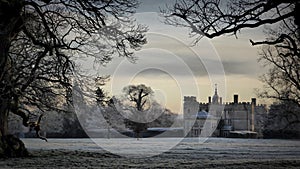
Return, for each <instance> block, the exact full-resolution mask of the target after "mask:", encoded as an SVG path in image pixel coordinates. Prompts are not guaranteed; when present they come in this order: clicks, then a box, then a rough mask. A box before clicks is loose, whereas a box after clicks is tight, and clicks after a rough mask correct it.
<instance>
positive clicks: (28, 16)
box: [0, 0, 146, 135]
mask: <svg viewBox="0 0 300 169" xmlns="http://www.w3.org/2000/svg"><path fill="white" fill-rule="evenodd" d="M137 5H138V3H137V2H136V1H131V0H110V1H107V0H94V1H88V0H80V1H79V0H75V1H69V0H10V1H6V0H0V132H1V133H0V135H6V134H7V125H8V124H7V118H8V114H9V113H10V112H12V113H15V114H17V115H19V116H20V117H21V118H22V119H23V124H24V125H30V124H31V123H30V122H29V121H28V119H29V115H30V112H29V111H26V106H27V107H30V108H38V109H40V110H42V111H44V110H47V109H57V108H58V107H59V103H62V102H66V98H70V95H71V92H72V91H71V89H72V88H71V86H72V83H71V78H72V75H73V71H74V70H78V65H76V64H75V63H74V60H75V59H76V58H80V57H89V56H91V57H94V59H95V63H98V64H106V63H107V62H109V61H110V60H111V59H112V57H113V56H125V57H127V58H129V59H131V61H134V59H135V58H134V56H133V52H134V50H138V49H140V47H141V45H143V44H145V43H146V40H145V36H144V33H145V31H146V28H145V27H144V26H141V25H138V24H135V23H134V20H133V19H132V17H131V15H132V14H133V13H134V12H135V8H136V6H137ZM27 110H28V109H27ZM40 117H41V116H40ZM38 121H39V120H38ZM35 124H37V123H35ZM35 129H39V127H35ZM37 133H38V132H37Z"/></svg>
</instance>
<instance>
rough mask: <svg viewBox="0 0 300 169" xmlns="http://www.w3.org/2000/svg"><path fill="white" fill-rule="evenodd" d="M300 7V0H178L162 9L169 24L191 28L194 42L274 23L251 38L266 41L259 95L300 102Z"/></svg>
mask: <svg viewBox="0 0 300 169" xmlns="http://www.w3.org/2000/svg"><path fill="white" fill-rule="evenodd" d="M299 9H300V1H299V0H263V1H258V0H232V1H221V0H179V1H177V2H176V3H175V4H174V5H173V6H171V7H170V6H169V7H167V9H165V10H162V13H163V14H164V16H165V22H166V23H167V24H170V25H174V26H183V27H188V28H190V29H191V35H192V36H193V37H195V43H197V42H198V41H199V40H200V39H201V38H202V37H203V36H206V37H208V38H215V37H218V36H221V35H225V34H230V35H235V36H236V37H237V33H238V32H239V31H240V30H242V29H246V28H256V27H259V26H263V25H265V26H267V25H272V28H270V29H267V31H266V32H267V35H268V38H266V40H264V41H258V42H255V41H253V40H250V43H251V44H252V45H263V47H262V52H261V53H260V61H261V62H264V63H265V66H268V67H269V68H270V69H269V72H267V73H266V74H265V75H264V76H263V77H262V81H263V82H264V83H265V85H266V86H265V90H264V91H259V95H260V96H262V97H265V98H275V99H279V100H291V101H293V102H296V103H297V104H300V98H299V96H300V72H299V71H300V66H299V65H300V55H299V52H300V49H299V42H300V41H299V37H300V29H299V26H300V16H299V15H297V11H299Z"/></svg>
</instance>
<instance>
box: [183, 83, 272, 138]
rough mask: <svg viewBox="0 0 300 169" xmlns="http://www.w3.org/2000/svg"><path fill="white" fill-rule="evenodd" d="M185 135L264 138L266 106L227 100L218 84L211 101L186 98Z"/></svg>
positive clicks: (236, 99)
mask: <svg viewBox="0 0 300 169" xmlns="http://www.w3.org/2000/svg"><path fill="white" fill-rule="evenodd" d="M183 104H184V105H183V106H184V115H183V117H184V124H183V125H184V126H183V127H184V135H185V136H187V137H199V136H200V137H201V136H203V137H206V136H209V135H212V136H217V137H262V129H263V119H264V117H265V115H266V114H267V109H266V106H265V105H258V104H257V103H256V99H255V98H252V99H251V102H239V100H238V95H237V94H235V95H233V102H230V103H223V102H222V97H219V95H218V91H217V87H216V88H215V93H214V96H213V97H208V103H199V102H197V98H196V97H195V96H185V97H184V103H183Z"/></svg>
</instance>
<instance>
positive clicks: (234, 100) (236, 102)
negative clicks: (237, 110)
mask: <svg viewBox="0 0 300 169" xmlns="http://www.w3.org/2000/svg"><path fill="white" fill-rule="evenodd" d="M233 103H234V104H238V103H239V95H237V94H235V95H233Z"/></svg>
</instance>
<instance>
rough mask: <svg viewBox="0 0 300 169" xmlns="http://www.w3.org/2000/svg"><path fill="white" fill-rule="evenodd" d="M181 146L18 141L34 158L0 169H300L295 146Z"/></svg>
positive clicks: (249, 142) (170, 142)
mask: <svg viewBox="0 0 300 169" xmlns="http://www.w3.org/2000/svg"><path fill="white" fill-rule="evenodd" d="M180 140H181V139H179V138H153V139H142V140H136V139H130V138H126V139H95V140H94V141H95V142H96V143H94V142H93V140H91V139H49V142H43V141H42V140H38V139H23V141H24V142H25V144H26V146H27V148H29V150H30V151H31V152H32V154H33V155H34V156H33V157H31V158H26V159H14V160H12V159H6V160H3V161H0V168H31V167H32V166H34V167H36V168H60V167H61V168H64V167H68V168H72V167H73V168H87V167H88V168H128V167H131V168H156V167H159V168H182V167H186V168H272V169H274V168H300V140H279V139H227V138H209V139H207V140H203V139H200V140H199V139H196V138H192V139H184V140H181V142H180V143H178V141H180ZM177 143H178V144H177ZM111 152H113V153H111Z"/></svg>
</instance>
